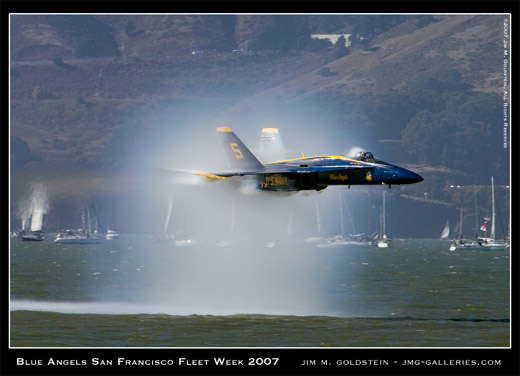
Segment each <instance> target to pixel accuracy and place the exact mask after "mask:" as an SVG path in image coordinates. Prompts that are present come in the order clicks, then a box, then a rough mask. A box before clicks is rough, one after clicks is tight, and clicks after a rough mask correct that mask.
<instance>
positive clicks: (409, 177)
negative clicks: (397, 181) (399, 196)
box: [402, 170, 424, 184]
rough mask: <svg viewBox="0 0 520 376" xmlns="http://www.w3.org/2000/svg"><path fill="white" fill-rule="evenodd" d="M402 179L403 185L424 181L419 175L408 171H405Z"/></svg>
mask: <svg viewBox="0 0 520 376" xmlns="http://www.w3.org/2000/svg"><path fill="white" fill-rule="evenodd" d="M402 178H403V180H404V181H405V182H406V183H405V184H413V183H419V182H421V181H423V180H424V179H423V177H422V176H421V175H419V174H416V173H415V172H412V171H409V170H406V172H405V173H404V174H403V177H402Z"/></svg>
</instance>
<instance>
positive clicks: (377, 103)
mask: <svg viewBox="0 0 520 376" xmlns="http://www.w3.org/2000/svg"><path fill="white" fill-rule="evenodd" d="M502 23H503V17H502V16H500V15H496V16H479V15H465V16H440V15H439V16H400V15H395V16H348V15H339V16H252V15H223V16H201V15H199V16H189V15H186V16H164V15H156V16H154V15H149V16H133V15H120V16H112V15H85V16H59V15H58V16H43V15H29V16H12V17H11V25H10V26H11V36H10V42H11V44H10V72H11V74H10V106H11V108H10V109H11V117H10V133H11V144H10V146H11V168H12V172H13V174H14V175H13V176H16V179H15V181H14V183H13V184H20V186H23V184H26V183H25V182H26V181H27V180H28V179H29V178H28V177H27V176H28V175H27V174H28V173H29V172H30V174H36V175H38V174H41V176H42V178H43V177H44V176H45V174H46V173H48V171H49V170H52V171H53V174H57V172H56V170H62V171H64V172H63V174H64V176H63V179H61V177H60V179H58V176H56V175H53V176H54V181H55V182H56V181H62V182H63V183H62V184H61V186H58V184H53V186H54V188H53V189H54V190H55V192H51V194H58V192H61V193H63V192H65V191H71V190H74V189H73V187H74V184H82V185H83V186H82V189H86V188H85V187H86V185H85V180H84V179H78V178H75V176H77V174H78V173H79V172H78V171H86V170H85V169H88V171H89V172H88V174H93V175H92V176H95V175H96V174H98V175H99V174H100V170H99V169H101V171H103V172H102V173H101V175H103V176H105V178H107V179H110V176H111V173H110V171H111V169H114V168H118V169H119V168H123V169H126V168H128V167H130V168H131V167H133V166H136V165H146V164H150V163H156V162H159V163H168V164H171V163H172V162H171V161H172V160H174V161H177V162H178V163H181V162H185V160H186V156H188V155H194V156H195V155H196V156H197V158H198V157H199V156H200V155H201V153H204V152H205V151H204V150H207V149H203V147H204V146H207V145H212V144H211V142H210V141H209V139H211V138H212V137H213V136H214V134H213V130H214V127H215V126H218V125H222V124H225V125H228V126H231V127H233V128H234V129H235V130H236V131H237V133H238V134H240V135H242V137H243V138H244V141H245V142H246V143H250V144H251V143H253V142H255V141H254V140H255V139H256V137H257V135H258V132H259V130H260V129H261V128H262V127H264V126H277V127H278V128H280V130H281V131H282V134H283V137H284V140H286V144H287V146H288V147H289V149H291V151H292V152H294V153H296V154H298V153H300V152H301V151H302V150H301V149H302V148H303V149H304V150H305V151H306V152H307V153H330V152H334V153H345V152H346V151H347V150H348V149H350V148H352V147H363V148H367V149H369V150H372V151H373V152H374V153H375V154H376V156H378V157H380V158H382V159H385V160H388V161H391V162H394V163H399V164H405V165H412V164H413V165H414V166H415V167H414V168H415V169H416V170H417V171H418V172H420V173H424V174H425V176H426V178H427V179H426V180H425V182H423V183H421V185H420V186H419V185H417V186H413V187H408V188H407V190H405V191H404V192H403V193H404V194H407V195H412V196H414V197H421V198H422V199H423V198H424V197H426V196H425V192H427V193H428V197H429V200H434V201H435V200H437V201H441V202H445V203H447V204H448V205H451V207H453V205H455V201H454V200H458V199H459V198H457V196H456V195H455V196H454V195H453V194H452V193H448V192H447V191H446V189H445V187H446V186H447V185H448V184H450V183H453V182H455V183H462V184H475V183H476V182H478V183H480V184H485V183H486V182H487V181H488V180H489V175H491V174H493V175H494V176H495V179H496V181H497V182H499V183H500V184H506V183H508V179H509V150H508V149H507V148H503V146H502V145H503V142H504V140H503V132H502V128H501V124H502V121H501V117H502V115H503V111H502V107H503V104H504V103H503V100H502V92H503V63H502V60H503V57H502V54H503V40H502V39H503V37H502V34H501V28H502ZM324 33H341V34H345V33H348V34H351V35H352V36H351V38H350V42H351V45H350V46H348V48H347V47H345V46H341V45H339V44H338V45H333V44H331V43H329V42H327V41H324V40H316V39H312V38H311V34H324ZM233 51H234V52H233ZM497 127H498V128H500V129H498V128H497ZM195 128H196V129H198V132H197V135H196V137H195V136H194V135H193V134H192V133H193V132H194V129H195ZM188 143H189V144H190V145H191V146H192V148H191V150H190V152H186V150H185V148H186V144H188ZM199 144H200V146H199ZM460 145H463V147H460ZM211 147H212V146H211ZM252 148H253V149H254V145H252ZM475 150H478V151H479V153H475ZM171 153H173V157H172V154H171ZM172 158H173V159H172ZM175 158H177V159H175ZM210 159H211V158H210ZM194 160H195V158H191V160H188V163H190V162H191V163H193V161H194ZM210 162H211V161H210ZM177 167H179V166H177ZM190 167H193V166H190ZM96 171H97V172H96ZM72 172H74V173H72ZM79 174H80V175H81V173H79ZM30 176H34V175H30ZM88 176H91V175H88ZM121 179H123V181H126V180H125V179H126V178H125V177H121ZM22 182H23V183H22ZM74 182H76V183H74ZM89 184H90V183H89ZM92 184H93V185H88V184H87V185H88V186H91V189H92V190H91V194H92V195H96V194H102V195H105V196H106V195H110V194H116V191H117V194H122V193H123V192H121V190H120V188H118V189H115V188H112V190H111V189H110V188H107V187H109V186H112V187H113V186H114V184H111V183H107V182H106V181H103V180H96V182H95V183H92ZM107 190H108V191H107ZM78 191H79V189H78ZM110 192H112V193H110ZM127 193H128V192H127ZM20 194H21V193H20ZM15 195H16V193H15ZM84 197H88V194H87V193H84ZM17 198H18V197H14V199H17ZM85 199H86V198H85Z"/></svg>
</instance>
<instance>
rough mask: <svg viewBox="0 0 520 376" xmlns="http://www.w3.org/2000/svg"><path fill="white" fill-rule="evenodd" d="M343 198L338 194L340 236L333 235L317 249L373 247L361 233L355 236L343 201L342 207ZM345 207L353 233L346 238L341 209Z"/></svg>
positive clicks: (370, 241)
mask: <svg viewBox="0 0 520 376" xmlns="http://www.w3.org/2000/svg"><path fill="white" fill-rule="evenodd" d="M343 200H344V196H343V194H342V193H341V192H340V197H339V209H340V211H339V217H340V222H341V234H337V235H334V236H333V237H331V238H329V239H327V241H326V242H325V243H321V244H318V245H317V247H318V248H335V247H341V246H345V245H360V246H366V245H373V244H374V242H373V241H372V240H371V239H369V237H368V236H367V235H366V234H364V233H362V234H356V227H355V226H354V221H353V220H352V215H351V214H350V211H349V209H348V205H347V202H346V200H345V205H343ZM344 206H345V207H346V209H347V214H348V216H349V219H350V224H351V226H352V230H353V231H354V234H350V235H348V236H345V218H344V215H343V207H344Z"/></svg>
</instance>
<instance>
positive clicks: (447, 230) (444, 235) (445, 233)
mask: <svg viewBox="0 0 520 376" xmlns="http://www.w3.org/2000/svg"><path fill="white" fill-rule="evenodd" d="M449 236H450V221H449V220H448V221H446V225H445V226H444V229H443V230H442V233H441V239H448V237H449Z"/></svg>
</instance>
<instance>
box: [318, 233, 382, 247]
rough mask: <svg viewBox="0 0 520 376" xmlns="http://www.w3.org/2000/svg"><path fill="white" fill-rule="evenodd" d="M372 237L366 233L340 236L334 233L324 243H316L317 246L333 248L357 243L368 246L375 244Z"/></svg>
mask: <svg viewBox="0 0 520 376" xmlns="http://www.w3.org/2000/svg"><path fill="white" fill-rule="evenodd" d="M375 244H376V242H374V241H373V240H372V239H370V238H369V237H368V236H367V235H366V234H354V235H349V236H341V235H335V236H333V237H332V238H330V239H327V242H326V243H322V244H318V245H317V247H318V248H335V247H341V246H344V245H358V246H368V245H370V246H371V245H375Z"/></svg>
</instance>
